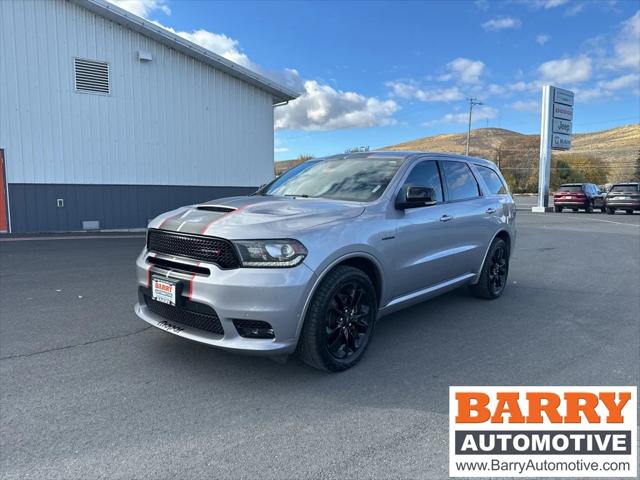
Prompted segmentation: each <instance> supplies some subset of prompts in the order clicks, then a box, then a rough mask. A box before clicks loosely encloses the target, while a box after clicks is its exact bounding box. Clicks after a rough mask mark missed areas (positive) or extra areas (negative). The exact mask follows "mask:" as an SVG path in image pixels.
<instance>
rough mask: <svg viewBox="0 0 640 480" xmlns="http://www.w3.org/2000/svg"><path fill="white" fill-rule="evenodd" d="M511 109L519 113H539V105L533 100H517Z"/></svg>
mask: <svg viewBox="0 0 640 480" xmlns="http://www.w3.org/2000/svg"><path fill="white" fill-rule="evenodd" d="M510 106H511V108H513V109H514V110H517V111H519V112H539V111H540V103H539V102H536V101H535V100H528V101H525V100H518V101H516V102H513V103H512V104H511V105H510Z"/></svg>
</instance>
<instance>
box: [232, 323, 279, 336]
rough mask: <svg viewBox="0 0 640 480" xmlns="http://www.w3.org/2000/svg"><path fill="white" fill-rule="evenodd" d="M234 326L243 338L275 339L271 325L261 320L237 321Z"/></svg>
mask: <svg viewBox="0 0 640 480" xmlns="http://www.w3.org/2000/svg"><path fill="white" fill-rule="evenodd" d="M233 325H234V326H235V327H236V330H237V331H238V335H240V336H241V337H243V338H275V334H274V332H273V328H272V327H271V325H270V324H269V323H267V322H263V321H261V320H241V319H235V320H234V321H233Z"/></svg>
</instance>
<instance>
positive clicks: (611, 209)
mask: <svg viewBox="0 0 640 480" xmlns="http://www.w3.org/2000/svg"><path fill="white" fill-rule="evenodd" d="M607 213H608V214H609V215H615V213H616V209H615V208H607Z"/></svg>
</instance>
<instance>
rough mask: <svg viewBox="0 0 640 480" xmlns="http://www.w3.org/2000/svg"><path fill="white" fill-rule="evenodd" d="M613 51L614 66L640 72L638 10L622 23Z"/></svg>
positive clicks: (639, 12)
mask: <svg viewBox="0 0 640 480" xmlns="http://www.w3.org/2000/svg"><path fill="white" fill-rule="evenodd" d="M614 51H615V58H614V64H615V66H617V67H620V68H630V69H632V70H636V71H637V70H640V10H638V11H637V12H636V13H635V14H634V15H633V16H632V17H631V18H629V19H628V20H626V21H625V22H623V24H622V29H621V30H620V33H619V34H618V36H617V38H616V40H615V43H614Z"/></svg>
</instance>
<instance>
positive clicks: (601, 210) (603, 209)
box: [600, 205, 607, 213]
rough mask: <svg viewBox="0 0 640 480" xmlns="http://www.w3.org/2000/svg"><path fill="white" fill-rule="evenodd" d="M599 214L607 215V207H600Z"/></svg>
mask: <svg viewBox="0 0 640 480" xmlns="http://www.w3.org/2000/svg"><path fill="white" fill-rule="evenodd" d="M600 212H602V213H607V207H605V206H604V205H603V206H602V207H600Z"/></svg>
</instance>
